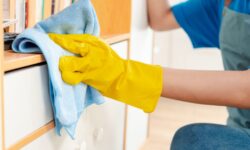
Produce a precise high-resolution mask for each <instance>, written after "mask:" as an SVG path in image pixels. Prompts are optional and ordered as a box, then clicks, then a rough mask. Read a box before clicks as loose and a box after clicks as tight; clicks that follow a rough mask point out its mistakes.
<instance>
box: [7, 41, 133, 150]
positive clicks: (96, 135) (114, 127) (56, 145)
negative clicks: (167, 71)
mask: <svg viewBox="0 0 250 150" xmlns="http://www.w3.org/2000/svg"><path fill="white" fill-rule="evenodd" d="M112 47H113V49H115V51H116V52H117V53H118V55H120V56H121V57H123V58H125V59H126V58H127V53H128V42H127V41H123V42H120V43H116V44H113V45H112ZM111 69H112V68H111ZM104 77H105V75H104ZM4 84H5V88H4V94H5V118H6V119H5V128H6V136H5V138H6V146H7V147H10V146H11V145H13V144H15V143H16V142H18V141H19V140H21V139H22V138H24V137H25V136H27V135H29V134H30V133H32V132H33V131H35V130H37V129H39V128H40V127H42V126H44V125H45V124H47V123H48V122H50V121H51V120H53V113H52V108H51V103H50V99H49V90H48V87H49V86H48V73H47V66H46V65H38V66H32V67H28V68H24V69H20V70H16V71H11V72H8V73H6V74H5V76H4ZM105 99H106V102H105V103H104V104H102V105H92V106H90V107H88V108H87V109H86V110H85V111H84V112H83V114H82V116H81V118H80V119H79V123H78V125H77V130H76V139H75V140H71V139H70V137H69V136H68V135H67V134H66V132H65V131H64V130H62V136H61V137H59V136H57V135H56V134H55V131H54V130H51V131H49V132H48V133H46V134H44V135H42V136H41V137H39V138H38V139H36V140H35V141H33V142H31V143H30V144H28V145H26V146H25V147H23V148H22V149H24V150H44V149H46V150H77V149H79V150H123V147H124V137H125V134H124V131H125V112H126V110H125V109H126V108H125V104H123V103H120V102H117V101H115V100H112V99H109V98H105Z"/></svg>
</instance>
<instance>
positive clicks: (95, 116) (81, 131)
mask: <svg viewBox="0 0 250 150" xmlns="http://www.w3.org/2000/svg"><path fill="white" fill-rule="evenodd" d="M112 47H113V49H115V50H116V52H117V53H118V55H120V56H121V57H123V58H127V50H128V43H127V41H124V42H120V43H117V44H114V45H112ZM111 69H112V68H111ZM105 99H106V102H105V103H104V104H102V105H92V106H90V107H88V108H87V109H86V110H85V111H84V112H83V114H82V116H81V118H80V119H79V122H78V125H77V130H76V139H75V140H71V139H70V138H69V136H68V135H67V134H66V133H65V131H64V130H63V133H62V136H61V137H58V136H57V135H55V133H54V130H51V131H50V132H48V133H47V134H45V135H43V136H41V137H40V138H38V139H37V140H35V141H33V142H32V143H30V144H28V145H27V146H25V147H24V148H23V149H24V150H34V149H35V150H44V149H46V150H74V149H75V150H77V149H79V150H122V149H123V146H124V145H123V141H124V129H125V104H122V103H120V102H117V101H115V100H112V99H109V98H105Z"/></svg>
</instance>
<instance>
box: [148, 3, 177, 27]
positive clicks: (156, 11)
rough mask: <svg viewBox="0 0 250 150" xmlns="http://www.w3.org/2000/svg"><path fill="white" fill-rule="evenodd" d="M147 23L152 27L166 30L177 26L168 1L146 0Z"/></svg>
mask: <svg viewBox="0 0 250 150" xmlns="http://www.w3.org/2000/svg"><path fill="white" fill-rule="evenodd" d="M147 7H148V9H147V11H148V19H149V25H150V27H151V28H152V29H154V30H158V31H166V30H171V29H176V28H179V25H178V23H177V21H176V19H175V16H174V15H173V12H172V9H171V7H170V5H169V2H168V1H167V2H166V0H147Z"/></svg>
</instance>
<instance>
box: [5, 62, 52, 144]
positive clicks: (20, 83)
mask: <svg viewBox="0 0 250 150" xmlns="http://www.w3.org/2000/svg"><path fill="white" fill-rule="evenodd" d="M47 74H48V73H47V67H46V65H42V66H34V67H30V68H25V69H21V70H17V71H12V72H9V73H6V74H5V76H4V96H5V104H4V106H5V133H6V146H7V147H8V146H10V145H11V144H14V143H15V142H17V141H18V140H20V139H22V138H23V137H24V136H26V135H28V134H30V133H31V132H33V131H34V130H36V129H38V128H39V127H41V126H43V125H44V124H46V123H48V122H49V121H51V120H52V119H53V114H52V109H51V104H50V99H49V89H48V75H47Z"/></svg>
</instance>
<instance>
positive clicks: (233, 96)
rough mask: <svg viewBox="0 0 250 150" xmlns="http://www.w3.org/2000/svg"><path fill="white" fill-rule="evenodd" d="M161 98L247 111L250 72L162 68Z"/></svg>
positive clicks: (249, 103) (249, 96) (249, 102)
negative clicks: (245, 109)
mask: <svg viewBox="0 0 250 150" xmlns="http://www.w3.org/2000/svg"><path fill="white" fill-rule="evenodd" d="M163 72H164V73H163V74H164V75H163V91H162V96H163V97H168V98H173V99H178V100H182V101H186V102H193V103H200V104H209V105H222V106H232V107H238V108H250V71H196V70H179V69H170V68H164V71H163Z"/></svg>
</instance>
